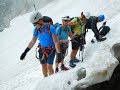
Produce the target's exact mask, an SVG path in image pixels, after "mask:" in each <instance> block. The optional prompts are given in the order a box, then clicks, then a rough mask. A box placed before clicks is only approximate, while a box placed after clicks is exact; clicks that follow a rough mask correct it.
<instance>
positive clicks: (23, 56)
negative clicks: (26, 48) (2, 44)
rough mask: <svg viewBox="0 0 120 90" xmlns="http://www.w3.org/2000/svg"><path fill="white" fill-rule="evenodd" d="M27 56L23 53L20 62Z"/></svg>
mask: <svg viewBox="0 0 120 90" xmlns="http://www.w3.org/2000/svg"><path fill="white" fill-rule="evenodd" d="M25 56H26V53H25V52H23V53H22V55H21V56H20V60H23V59H24V58H25Z"/></svg>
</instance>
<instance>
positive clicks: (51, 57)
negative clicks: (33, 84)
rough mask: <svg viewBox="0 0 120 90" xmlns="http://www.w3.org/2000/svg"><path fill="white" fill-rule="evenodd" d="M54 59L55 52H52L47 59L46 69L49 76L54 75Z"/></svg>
mask: <svg viewBox="0 0 120 90" xmlns="http://www.w3.org/2000/svg"><path fill="white" fill-rule="evenodd" d="M54 57H55V50H53V51H52V53H51V54H50V55H49V56H48V57H47V69H48V73H49V75H52V74H54V70H53V62H54Z"/></svg>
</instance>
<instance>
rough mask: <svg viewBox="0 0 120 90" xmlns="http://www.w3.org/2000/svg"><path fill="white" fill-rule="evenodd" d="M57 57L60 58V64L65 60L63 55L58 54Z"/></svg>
mask: <svg viewBox="0 0 120 90" xmlns="http://www.w3.org/2000/svg"><path fill="white" fill-rule="evenodd" d="M57 57H58V63H60V62H61V61H62V59H64V56H63V54H62V53H57Z"/></svg>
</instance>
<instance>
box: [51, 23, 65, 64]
mask: <svg viewBox="0 0 120 90" xmlns="http://www.w3.org/2000/svg"><path fill="white" fill-rule="evenodd" d="M50 31H51V33H52V38H53V41H54V44H55V49H56V52H57V56H58V61H59V62H61V60H62V59H63V58H64V57H63V55H62V53H61V52H60V44H59V40H58V38H57V34H56V31H55V27H54V26H52V25H51V26H50Z"/></svg>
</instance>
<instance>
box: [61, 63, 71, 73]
mask: <svg viewBox="0 0 120 90" xmlns="http://www.w3.org/2000/svg"><path fill="white" fill-rule="evenodd" d="M60 68H61V70H65V71H66V70H69V68H68V67H66V66H65V65H64V64H62V65H61V67H60Z"/></svg>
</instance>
